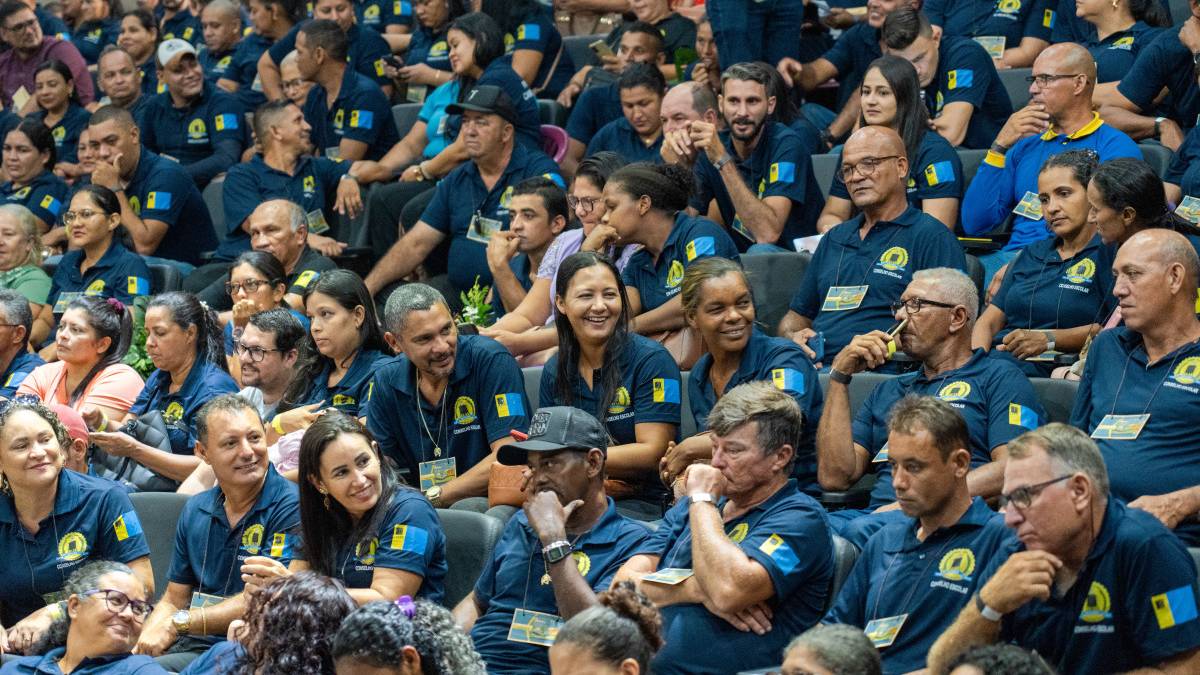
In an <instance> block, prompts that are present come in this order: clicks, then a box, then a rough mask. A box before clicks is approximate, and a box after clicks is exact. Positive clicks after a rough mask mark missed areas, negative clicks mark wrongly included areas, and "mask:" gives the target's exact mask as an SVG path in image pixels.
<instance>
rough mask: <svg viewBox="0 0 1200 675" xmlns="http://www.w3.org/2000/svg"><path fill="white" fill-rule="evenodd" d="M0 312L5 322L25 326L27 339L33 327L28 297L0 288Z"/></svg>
mask: <svg viewBox="0 0 1200 675" xmlns="http://www.w3.org/2000/svg"><path fill="white" fill-rule="evenodd" d="M0 208H4V207H2V206H0ZM19 208H22V209H23V208H25V207H23V206H22V207H19ZM0 312H3V314H4V320H5V321H6V322H8V323H11V324H13V325H14V326H24V327H25V340H26V341H28V340H29V331H30V330H31V329H32V328H33V312H32V311H31V310H30V309H29V299H28V298H26V297H25V296H24V295H21V294H20V293H18V292H16V291H14V290H12V289H8V288H6V289H3V290H0Z"/></svg>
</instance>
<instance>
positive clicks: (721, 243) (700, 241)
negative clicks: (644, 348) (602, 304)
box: [621, 211, 740, 312]
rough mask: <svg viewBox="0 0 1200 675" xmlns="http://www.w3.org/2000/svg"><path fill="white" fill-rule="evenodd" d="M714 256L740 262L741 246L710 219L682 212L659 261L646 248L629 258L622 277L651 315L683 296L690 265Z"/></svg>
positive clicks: (673, 226)
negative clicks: (685, 277)
mask: <svg viewBox="0 0 1200 675" xmlns="http://www.w3.org/2000/svg"><path fill="white" fill-rule="evenodd" d="M711 256H718V257H721V258H729V259H730V260H733V261H735V262H740V260H739V258H738V251H737V247H736V246H734V244H733V240H732V239H730V238H729V235H728V234H726V233H725V228H723V227H721V226H720V225H717V224H716V223H714V222H713V221H711V220H709V219H708V218H703V217H700V216H689V215H688V214H687V213H684V212H683V211H680V212H679V213H678V214H676V216H675V224H674V225H672V226H671V233H670V234H669V235H667V241H666V242H665V243H664V244H663V248H662V251H661V252H660V253H659V254H658V260H655V259H654V257H653V256H651V255H650V252H649V251H647V250H646V249H644V248H643V249H641V250H639V251H638V252H636V253H634V254H633V256H632V257H631V258H630V259H629V264H627V265H626V266H625V271H623V272H622V273H621V277H622V279H624V281H625V285H626V286H627V287H629V288H632V289H635V290H637V292H638V296H639V297H640V298H641V302H642V312H648V311H650V310H652V309H655V308H656V307H658V306H660V305H662V304H664V303H666V302H667V301H668V300H670V299H671V298H673V297H675V296H676V295H678V294H679V290H680V289H679V284H680V283H682V282H683V272H684V270H686V269H687V267H688V265H691V264H692V262H693V261H696V260H700V259H701V258H708V257H711Z"/></svg>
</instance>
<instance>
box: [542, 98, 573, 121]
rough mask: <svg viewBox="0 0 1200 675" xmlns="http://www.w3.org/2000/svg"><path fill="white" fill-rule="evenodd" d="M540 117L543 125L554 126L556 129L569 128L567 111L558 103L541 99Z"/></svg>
mask: <svg viewBox="0 0 1200 675" xmlns="http://www.w3.org/2000/svg"><path fill="white" fill-rule="evenodd" d="M538 117H540V118H541V123H542V124H553V125H554V126H556V127H565V126H567V109H566V108H564V107H562V106H561V105H559V103H558V101H551V100H549V99H544V98H539V99H538Z"/></svg>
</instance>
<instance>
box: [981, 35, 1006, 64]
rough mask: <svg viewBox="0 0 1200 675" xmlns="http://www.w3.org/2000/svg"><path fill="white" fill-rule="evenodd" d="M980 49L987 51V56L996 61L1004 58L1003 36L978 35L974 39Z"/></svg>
mask: <svg viewBox="0 0 1200 675" xmlns="http://www.w3.org/2000/svg"><path fill="white" fill-rule="evenodd" d="M975 41H976V42H978V43H979V45H980V46H981V47H983V48H984V49H986V50H987V53H988V56H990V57H992V58H993V59H996V60H997V61H998V60H1000V59H1002V58H1004V44H1005V43H1006V42H1007V39H1006V38H1005V37H1004V36H1003V35H980V36H978V37H976V38H975Z"/></svg>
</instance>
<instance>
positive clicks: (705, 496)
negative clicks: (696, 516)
mask: <svg viewBox="0 0 1200 675" xmlns="http://www.w3.org/2000/svg"><path fill="white" fill-rule="evenodd" d="M689 499H691V500H692V503H693V504H697V503H700V502H708V503H709V504H712V505H713V506H716V505H717V499H716V497H713V496H712V493H711V492H697V493H696V494H694V495H689Z"/></svg>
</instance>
